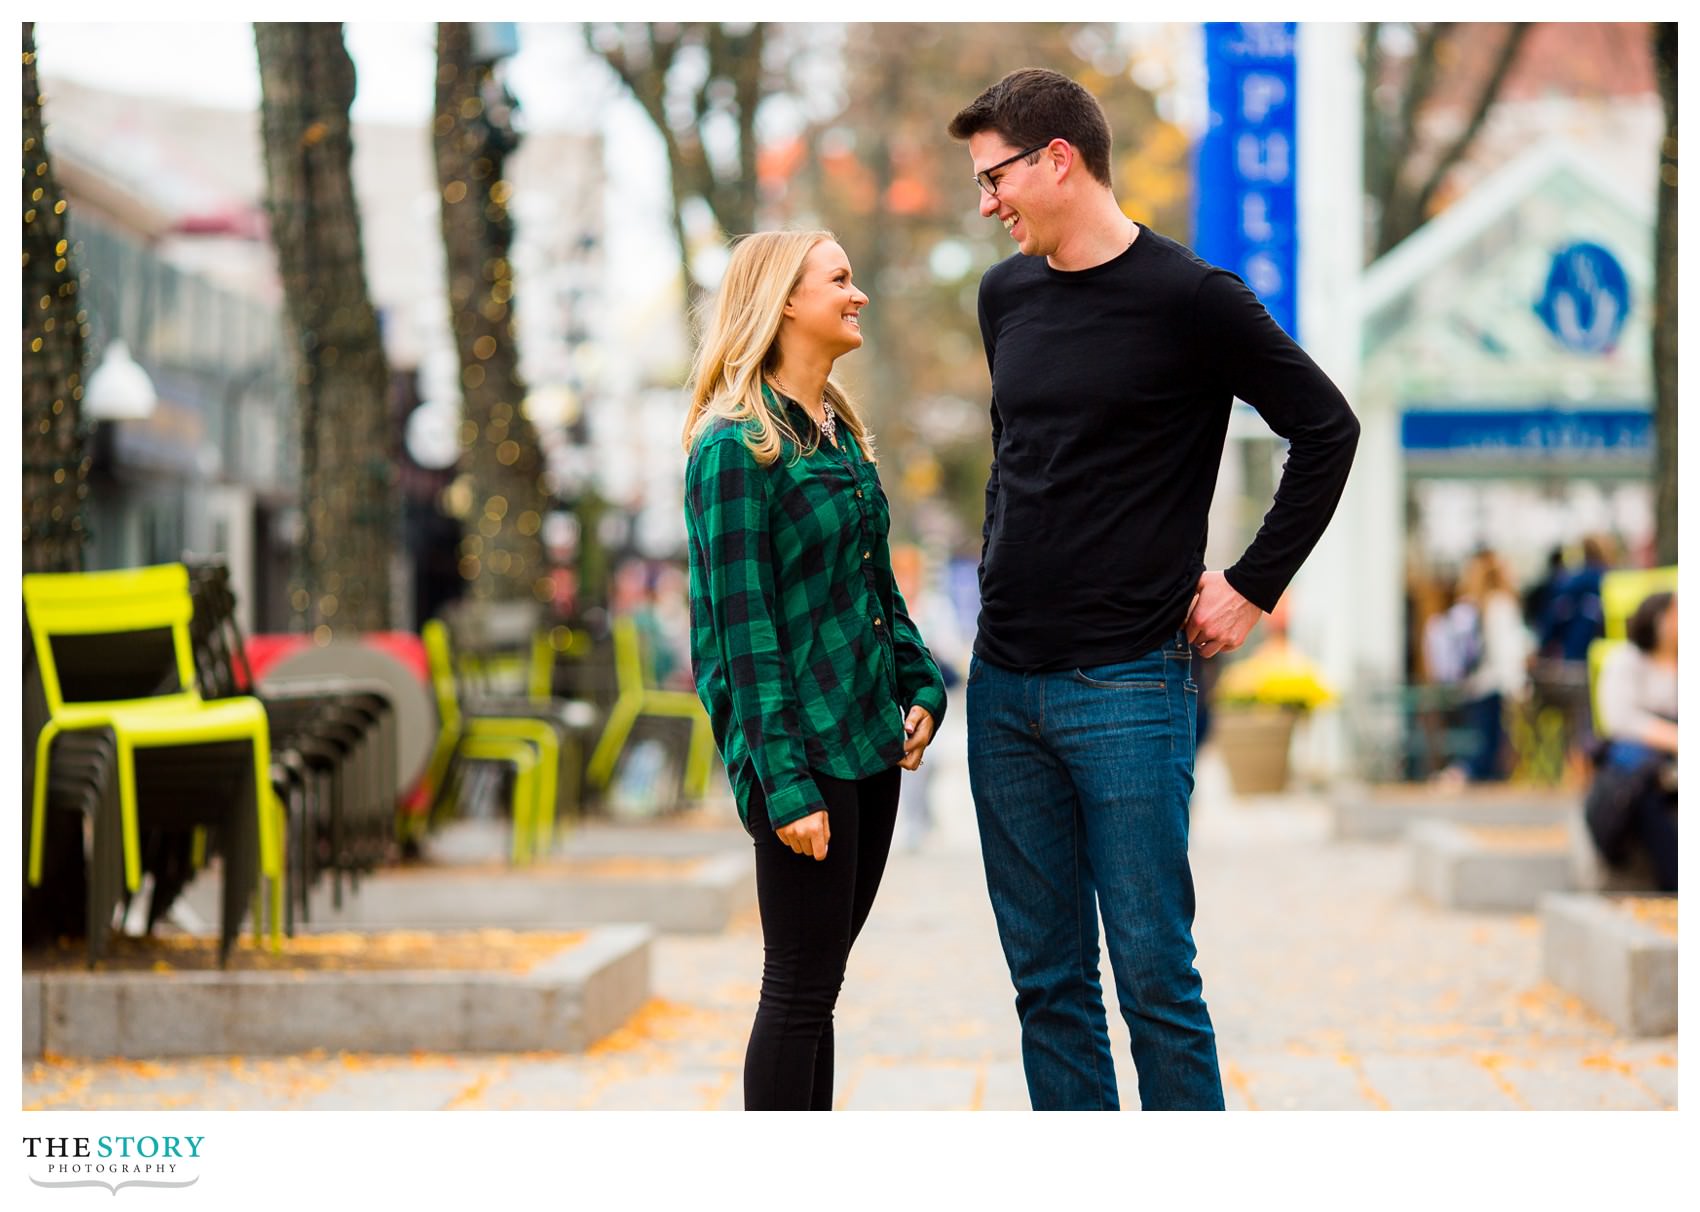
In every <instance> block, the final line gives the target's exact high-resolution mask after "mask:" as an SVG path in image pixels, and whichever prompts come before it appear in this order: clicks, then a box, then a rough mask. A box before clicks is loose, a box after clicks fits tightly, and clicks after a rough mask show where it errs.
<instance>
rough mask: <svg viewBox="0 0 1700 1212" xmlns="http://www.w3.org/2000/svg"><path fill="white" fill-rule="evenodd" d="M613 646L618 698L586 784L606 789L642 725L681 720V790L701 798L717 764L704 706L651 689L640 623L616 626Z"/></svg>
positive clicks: (623, 621) (677, 693) (624, 621)
mask: <svg viewBox="0 0 1700 1212" xmlns="http://www.w3.org/2000/svg"><path fill="white" fill-rule="evenodd" d="M612 641H613V656H614V690H615V696H614V701H613V703H612V705H611V706H610V708H609V710H608V717H607V722H606V723H605V724H604V725H603V727H602V731H601V735H600V736H599V737H598V738H597V742H596V748H595V749H594V750H593V751H592V753H591V755H590V762H589V764H588V766H587V767H586V769H585V777H586V780H587V781H588V782H589V784H590V785H591V787H593V788H595V789H596V790H597V791H603V790H605V789H606V788H607V787H608V784H609V783H610V782H611V781H612V780H613V778H614V771H615V769H616V768H617V767H618V765H619V761H620V758H621V756H622V755H623V754H624V752H625V749H626V746H627V744H628V743H629V742H630V741H631V738H632V733H633V730H634V728H635V727H636V726H637V724H638V722H639V721H640V720H643V719H646V718H648V719H656V720H682V721H687V722H688V723H689V726H690V743H689V746H688V747H687V749H686V757H685V763H684V778H683V783H684V785H683V791H684V793H685V794H686V795H688V796H693V797H701V796H702V795H703V794H704V793H705V792H706V791H707V790H708V778H709V773H710V771H711V768H712V766H713V762H714V730H713V728H712V727H711V726H710V724H709V721H708V713H707V712H706V711H704V710H703V706H702V702H701V701H700V700H699V699H698V698H697V696H696V695H695V694H693V693H691V692H690V691H686V690H660V689H657V688H656V687H654V686H653V685H651V684H650V683H651V681H652V679H651V677H650V676H649V675H648V674H647V673H646V672H645V670H646V668H647V667H648V662H646V661H645V660H644V653H643V645H642V642H641V639H640V637H639V635H638V628H637V623H636V621H635V620H634V619H632V618H631V617H630V616H629V615H628V616H625V617H622V618H618V619H616V620H615V621H614V626H613V635H612Z"/></svg>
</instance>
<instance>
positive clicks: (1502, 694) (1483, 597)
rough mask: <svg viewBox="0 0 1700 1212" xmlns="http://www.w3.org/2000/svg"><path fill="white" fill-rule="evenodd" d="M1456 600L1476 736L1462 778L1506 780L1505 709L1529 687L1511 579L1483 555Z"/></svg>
mask: <svg viewBox="0 0 1700 1212" xmlns="http://www.w3.org/2000/svg"><path fill="white" fill-rule="evenodd" d="M1458 599H1459V601H1460V602H1461V603H1463V604H1464V605H1465V606H1466V607H1467V608H1468V613H1466V615H1465V618H1466V623H1465V627H1466V628H1467V629H1468V630H1467V634H1466V635H1465V637H1464V640H1463V646H1462V647H1463V652H1464V654H1465V668H1464V685H1463V694H1464V717H1465V719H1466V720H1468V721H1469V724H1470V728H1471V730H1472V731H1473V732H1474V733H1475V734H1476V744H1475V751H1474V753H1473V754H1472V755H1471V756H1470V757H1469V759H1468V760H1467V761H1466V763H1465V767H1466V772H1467V773H1468V775H1469V777H1470V780H1471V781H1472V782H1477V783H1481V782H1495V781H1498V780H1500V779H1503V778H1504V777H1505V766H1504V764H1503V762H1502V761H1501V755H1502V752H1503V750H1504V748H1505V705H1506V703H1507V702H1508V701H1509V702H1518V701H1520V700H1521V699H1522V698H1523V696H1524V693H1525V691H1526V689H1527V687H1528V681H1529V649H1530V643H1529V635H1528V632H1527V631H1525V630H1524V628H1523V610H1522V604H1521V602H1519V600H1518V598H1517V591H1516V590H1515V589H1514V588H1513V586H1512V584H1511V574H1510V573H1509V572H1508V571H1506V567H1505V561H1504V560H1502V559H1500V557H1499V555H1498V554H1497V553H1495V552H1492V551H1487V550H1483V551H1478V552H1477V553H1476V554H1475V556H1474V557H1472V558H1471V560H1470V562H1469V564H1468V565H1466V567H1465V569H1464V576H1463V579H1462V580H1461V582H1460V583H1459V586H1458ZM1453 609H1454V610H1457V609H1458V608H1457V607H1454V608H1453Z"/></svg>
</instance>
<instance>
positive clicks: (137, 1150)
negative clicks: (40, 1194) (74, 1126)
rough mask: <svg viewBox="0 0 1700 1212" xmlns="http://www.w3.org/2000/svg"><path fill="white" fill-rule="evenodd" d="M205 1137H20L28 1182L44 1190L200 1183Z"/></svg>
mask: <svg viewBox="0 0 1700 1212" xmlns="http://www.w3.org/2000/svg"><path fill="white" fill-rule="evenodd" d="M206 1139H207V1138H206V1137H205V1136H187V1135H177V1134H167V1133H156V1134H144V1135H135V1136H120V1135H117V1134H115V1133H108V1134H102V1135H100V1136H51V1135H46V1134H43V1135H39V1136H25V1137H24V1138H23V1147H22V1152H23V1158H24V1164H25V1165H26V1166H27V1167H28V1173H29V1180H30V1182H32V1183H34V1184H35V1185H36V1186H37V1187H46V1188H49V1189H60V1188H65V1189H68V1188H72V1187H104V1188H105V1189H106V1190H108V1191H110V1192H111V1193H112V1194H113V1195H117V1194H118V1192H120V1191H122V1190H124V1189H125V1188H126V1187H192V1186H194V1185H195V1184H196V1183H197V1182H199V1181H200V1179H201V1176H200V1172H199V1171H200V1163H201V1161H202V1159H203V1158H204V1157H205V1154H206V1149H205V1144H206Z"/></svg>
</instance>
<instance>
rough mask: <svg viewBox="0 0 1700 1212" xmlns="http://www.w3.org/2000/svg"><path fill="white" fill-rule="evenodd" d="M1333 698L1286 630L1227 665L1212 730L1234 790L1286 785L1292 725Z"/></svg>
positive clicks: (1265, 789) (1254, 790)
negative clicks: (1292, 643) (1287, 635)
mask: <svg viewBox="0 0 1700 1212" xmlns="http://www.w3.org/2000/svg"><path fill="white" fill-rule="evenodd" d="M1333 700H1334V692H1333V690H1332V689H1331V688H1330V687H1329V686H1328V684H1327V683H1326V682H1324V681H1323V680H1322V675H1321V673H1320V672H1318V670H1317V668H1316V666H1315V665H1313V664H1312V663H1311V662H1310V660H1308V659H1307V658H1306V657H1305V656H1304V655H1303V654H1302V653H1300V652H1298V651H1296V650H1295V649H1294V648H1293V647H1292V645H1291V644H1289V643H1288V642H1287V638H1286V636H1284V635H1280V634H1274V635H1271V636H1269V637H1268V638H1267V639H1266V640H1264V642H1263V643H1262V644H1261V645H1260V646H1259V647H1258V649H1257V650H1256V651H1255V652H1253V653H1252V654H1251V655H1249V656H1247V657H1245V658H1244V659H1242V660H1240V661H1237V662H1235V663H1234V664H1233V665H1231V666H1229V667H1228V668H1227V669H1226V670H1225V671H1224V672H1223V674H1222V679H1221V681H1219V682H1218V683H1217V684H1216V703H1215V706H1216V714H1215V721H1216V722H1215V725H1214V735H1215V737H1216V739H1218V740H1219V741H1220V742H1221V745H1222V757H1223V760H1224V761H1226V762H1227V765H1228V779H1229V781H1230V782H1231V783H1232V784H1233V787H1234V791H1235V792H1237V793H1238V794H1240V795H1255V794H1259V793H1267V792H1273V791H1280V790H1282V789H1283V788H1285V787H1286V785H1287V775H1288V770H1289V758H1288V754H1289V751H1290V750H1291V748H1292V742H1293V728H1294V726H1295V725H1296V724H1297V723H1298V721H1299V720H1300V719H1301V718H1303V717H1304V716H1305V715H1307V714H1309V713H1310V712H1311V711H1313V710H1314V709H1316V708H1317V707H1320V706H1322V705H1324V704H1325V703H1329V702H1332V701H1333Z"/></svg>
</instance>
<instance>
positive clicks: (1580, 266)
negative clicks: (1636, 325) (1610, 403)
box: [1535, 240, 1629, 354]
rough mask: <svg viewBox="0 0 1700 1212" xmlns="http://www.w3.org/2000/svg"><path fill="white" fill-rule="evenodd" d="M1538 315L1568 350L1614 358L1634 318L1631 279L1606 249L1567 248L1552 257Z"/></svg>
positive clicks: (1586, 243)
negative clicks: (1627, 323)
mask: <svg viewBox="0 0 1700 1212" xmlns="http://www.w3.org/2000/svg"><path fill="white" fill-rule="evenodd" d="M1535 314H1536V315H1538V316H1540V318H1541V323H1543V324H1545V325H1546V326H1547V328H1548V329H1549V330H1551V332H1552V335H1553V336H1555V337H1557V338H1558V341H1559V344H1561V345H1563V346H1564V347H1565V348H1566V349H1570V350H1574V351H1575V352H1577V353H1583V354H1605V353H1610V352H1611V351H1612V350H1613V349H1615V348H1617V341H1618V338H1619V337H1620V336H1622V335H1623V323H1624V321H1625V320H1627V319H1628V318H1629V275H1627V274H1626V273H1624V272H1623V266H1622V265H1620V264H1619V263H1618V260H1617V258H1616V257H1614V256H1612V255H1611V253H1610V252H1609V251H1607V250H1606V249H1605V248H1603V247H1601V246H1600V245H1598V244H1594V243H1592V242H1589V241H1585V240H1584V241H1579V242H1578V243H1575V244H1567V245H1565V246H1564V247H1563V248H1561V249H1559V250H1558V251H1557V252H1555V253H1554V254H1553V255H1552V267H1551V268H1550V269H1548V270H1547V284H1546V290H1545V291H1543V292H1542V294H1541V298H1540V302H1538V303H1536V304H1535Z"/></svg>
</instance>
